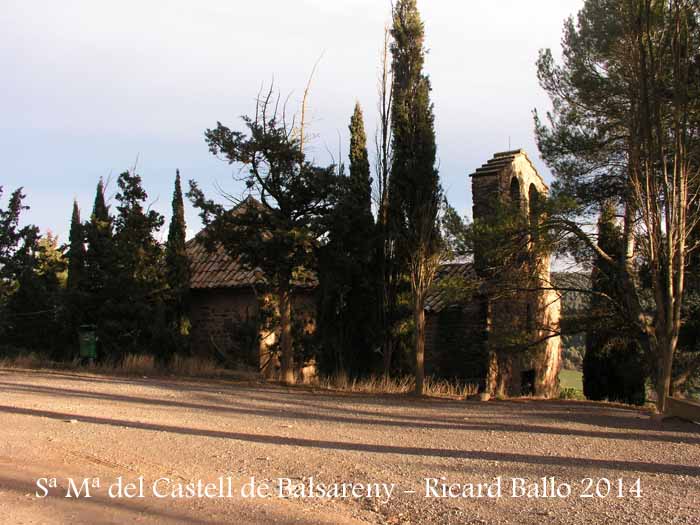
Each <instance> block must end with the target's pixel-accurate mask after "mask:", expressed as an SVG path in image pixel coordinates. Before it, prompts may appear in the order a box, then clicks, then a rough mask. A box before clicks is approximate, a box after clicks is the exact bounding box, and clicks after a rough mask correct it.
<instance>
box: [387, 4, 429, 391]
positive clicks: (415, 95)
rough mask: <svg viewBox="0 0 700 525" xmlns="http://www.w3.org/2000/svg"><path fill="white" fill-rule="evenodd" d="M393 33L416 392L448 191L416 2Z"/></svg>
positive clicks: (398, 169) (396, 18)
mask: <svg viewBox="0 0 700 525" xmlns="http://www.w3.org/2000/svg"><path fill="white" fill-rule="evenodd" d="M391 35H392V37H393V39H394V41H393V43H392V45H391V54H392V70H393V73H394V83H393V105H392V115H391V118H392V134H393V162H392V170H391V178H390V180H389V200H390V204H389V206H390V210H389V213H390V218H389V221H390V228H391V232H390V235H392V236H393V237H394V239H395V242H396V244H397V251H398V260H399V270H401V269H403V268H405V269H406V270H404V271H407V273H408V275H409V277H410V282H411V292H412V294H411V295H412V308H413V319H414V357H415V373H416V392H417V393H418V394H421V393H422V392H423V369H424V348H425V312H424V301H425V295H426V293H427V290H428V288H429V286H430V284H431V282H432V279H433V277H434V274H435V271H436V270H437V262H438V258H437V255H438V242H439V230H438V227H437V213H438V208H439V204H440V201H441V199H442V191H441V188H440V181H439V177H438V172H437V170H436V169H435V158H436V151H437V148H436V144H435V129H434V115H433V105H432V103H431V102H430V89H431V88H430V80H429V78H428V76H427V75H425V74H424V73H423V63H424V58H425V48H424V30H423V22H422V21H421V19H420V15H419V13H418V9H417V7H416V1H415V0H399V1H398V2H397V3H396V5H395V7H394V11H393V26H392V30H391Z"/></svg>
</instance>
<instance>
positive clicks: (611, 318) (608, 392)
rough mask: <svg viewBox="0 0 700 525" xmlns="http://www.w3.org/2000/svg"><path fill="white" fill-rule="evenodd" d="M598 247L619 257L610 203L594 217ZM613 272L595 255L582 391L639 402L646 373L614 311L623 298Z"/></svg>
mask: <svg viewBox="0 0 700 525" xmlns="http://www.w3.org/2000/svg"><path fill="white" fill-rule="evenodd" d="M598 245H599V246H600V248H601V249H602V250H604V251H605V253H607V254H609V255H611V256H612V257H613V259H615V260H616V259H618V258H619V257H621V256H622V248H623V243H622V232H621V231H620V228H619V227H618V225H617V224H616V222H615V207H614V205H612V204H611V203H609V202H608V203H606V204H604V205H603V208H602V210H601V214H600V219H599V221H598ZM616 272H617V269H616V266H615V265H614V264H610V263H609V262H607V261H605V260H604V259H602V258H601V257H596V260H595V264H594V266H593V270H592V272H591V287H592V291H593V294H592V296H591V303H590V320H589V321H590V324H591V326H590V327H589V330H588V332H587V333H586V353H585V355H584V358H583V393H584V394H585V396H586V397H587V398H588V399H594V400H602V399H608V400H610V401H620V402H624V403H630V404H638V405H641V404H644V400H645V386H644V383H645V380H646V377H647V374H646V372H645V367H644V362H643V356H642V351H641V349H640V347H639V344H638V343H637V342H636V341H635V339H634V334H632V333H630V330H629V328H628V327H627V326H625V324H624V323H623V322H622V321H621V319H622V317H621V316H620V313H619V312H617V311H616V310H615V308H616V306H615V305H616V304H617V305H619V304H620V303H621V300H622V290H621V289H620V286H619V277H618V276H617V273H616ZM618 308H619V306H618Z"/></svg>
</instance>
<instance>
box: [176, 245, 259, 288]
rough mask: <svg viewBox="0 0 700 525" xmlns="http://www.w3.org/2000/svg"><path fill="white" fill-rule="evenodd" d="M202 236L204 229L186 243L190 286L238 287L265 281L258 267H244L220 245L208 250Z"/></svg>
mask: <svg viewBox="0 0 700 525" xmlns="http://www.w3.org/2000/svg"><path fill="white" fill-rule="evenodd" d="M203 236H204V231H202V232H200V233H199V234H198V235H197V236H196V237H195V238H194V239H192V240H190V241H189V242H188V243H187V257H188V258H189V260H190V288H192V289H195V290H196V289H204V288H238V287H244V286H252V285H256V284H264V283H265V276H264V275H263V273H262V271H261V270H260V269H259V268H258V269H256V270H250V269H249V268H246V267H245V266H243V264H241V262H240V260H238V259H232V258H231V257H229V256H228V255H227V254H226V252H225V251H224V249H223V248H222V247H221V246H219V245H217V246H216V250H215V251H213V252H209V251H208V250H207V248H206V246H205V244H204V241H203Z"/></svg>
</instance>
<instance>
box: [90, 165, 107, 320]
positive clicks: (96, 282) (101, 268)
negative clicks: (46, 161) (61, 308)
mask: <svg viewBox="0 0 700 525" xmlns="http://www.w3.org/2000/svg"><path fill="white" fill-rule="evenodd" d="M104 193H105V187H104V181H103V180H102V179H100V180H99V182H98V183H97V189H96V191H95V201H94V204H93V207H92V214H91V215H90V220H89V222H87V223H86V224H85V226H84V228H85V240H86V243H87V249H86V252H85V282H84V284H83V289H84V290H85V293H86V295H87V297H86V309H85V314H86V316H85V319H84V321H85V322H87V323H92V324H98V325H99V321H100V319H99V313H100V310H101V308H102V305H103V304H104V303H105V302H107V301H108V299H109V290H108V288H109V285H110V281H111V279H112V277H113V270H114V246H113V243H114V240H113V232H112V217H111V215H110V213H109V208H108V206H107V204H106V202H105V195H104Z"/></svg>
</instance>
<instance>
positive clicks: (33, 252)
mask: <svg viewBox="0 0 700 525" xmlns="http://www.w3.org/2000/svg"><path fill="white" fill-rule="evenodd" d="M16 256H17V258H16V261H17V268H18V269H19V273H18V275H17V279H16V284H15V286H16V290H15V292H14V293H13V294H12V296H11V297H10V299H9V304H8V310H9V314H10V320H11V323H10V327H11V330H10V333H9V334H8V340H9V341H11V342H12V344H13V345H15V346H17V347H19V348H27V349H32V350H38V351H41V352H50V353H52V354H53V355H54V356H56V357H58V353H57V352H58V350H60V347H61V345H60V342H61V339H60V337H59V336H60V332H61V326H60V322H59V312H60V307H61V298H62V291H63V290H62V287H63V285H64V284H65V269H66V265H65V259H64V255H63V253H62V251H61V249H60V248H59V246H58V239H57V237H56V236H54V235H52V234H51V232H47V234H46V235H45V236H43V237H40V236H39V235H38V230H36V229H32V230H31V231H28V232H27V235H26V236H25V237H24V239H23V242H22V245H21V247H20V248H19V250H18V251H17V253H16Z"/></svg>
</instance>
